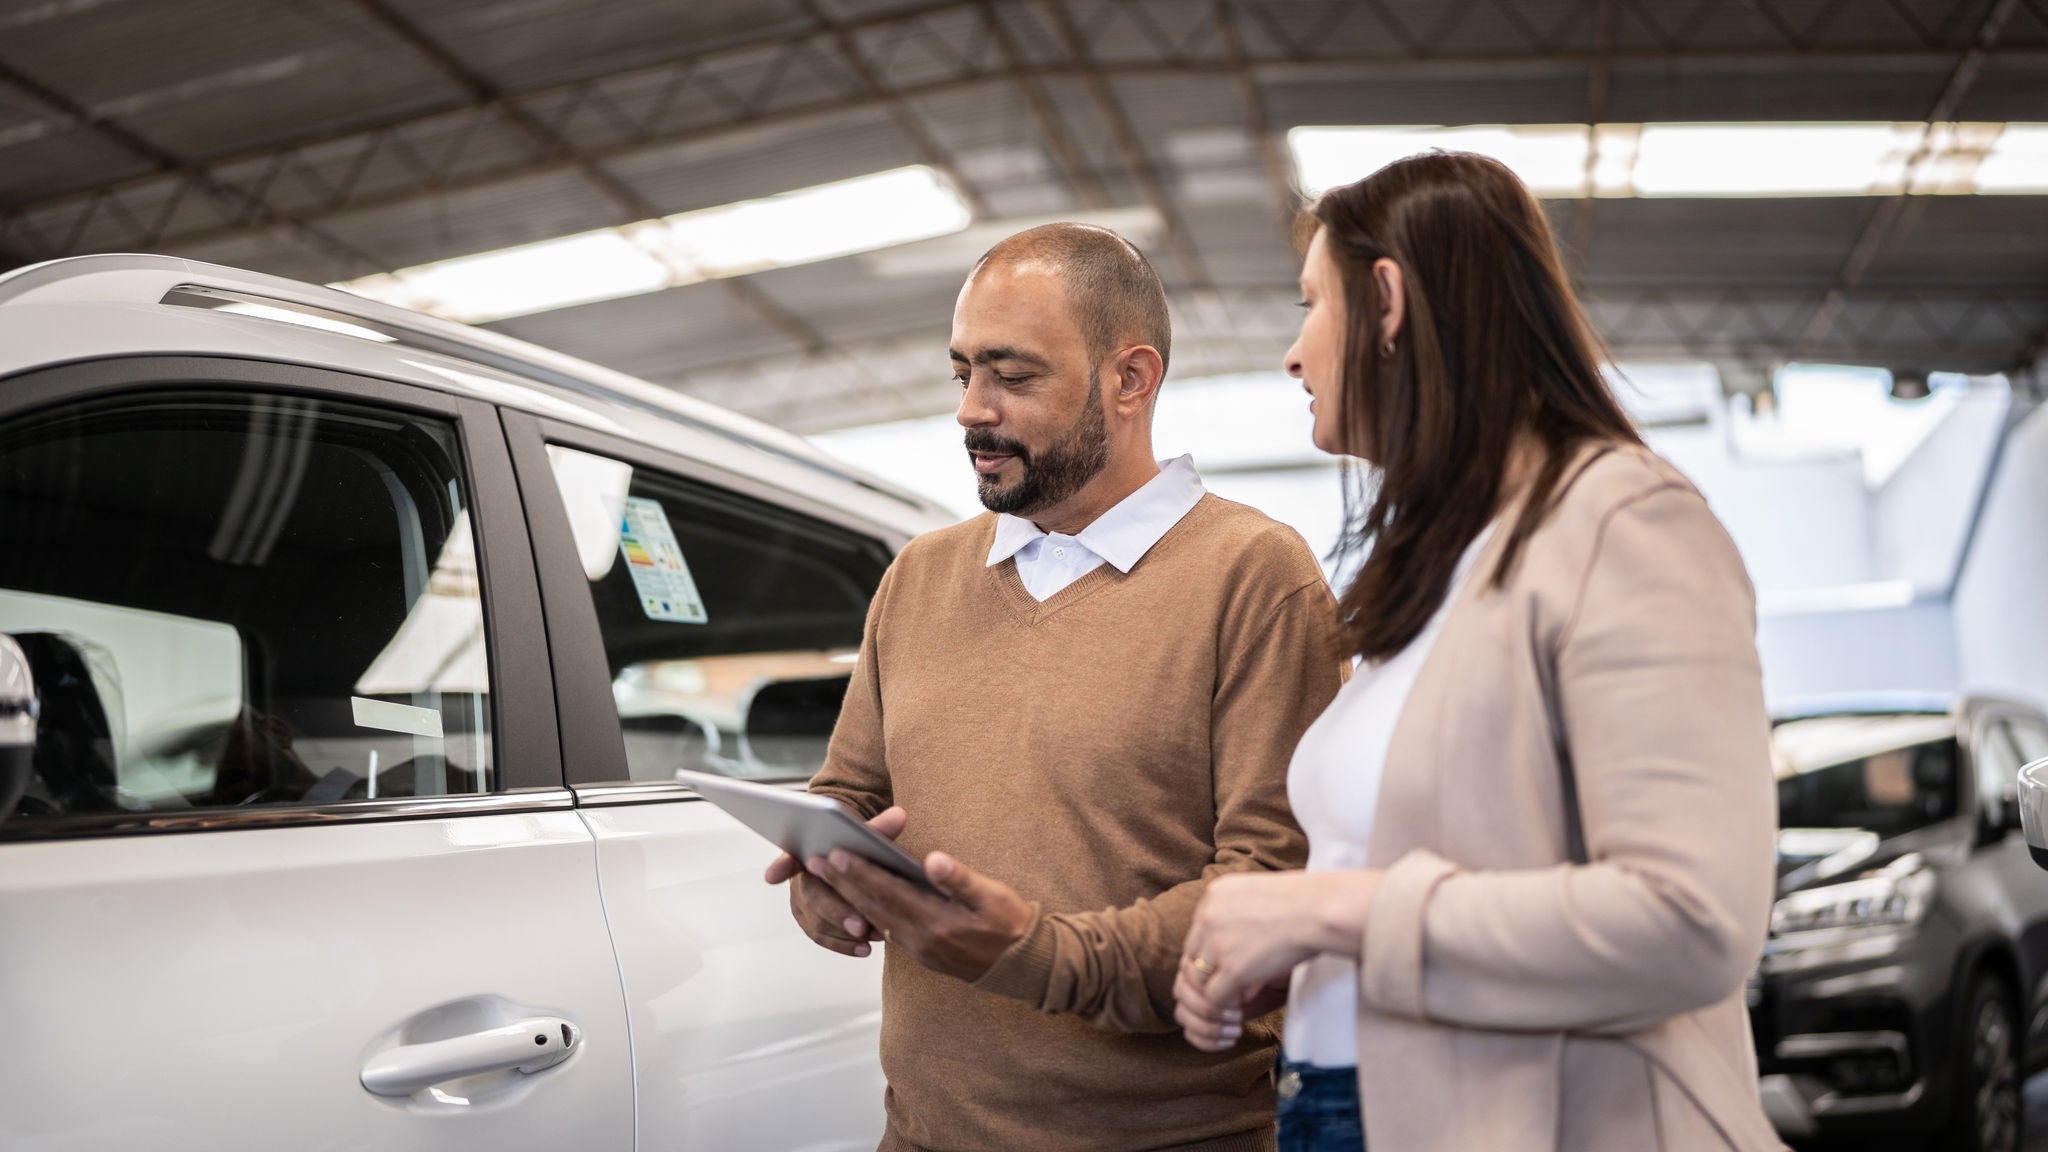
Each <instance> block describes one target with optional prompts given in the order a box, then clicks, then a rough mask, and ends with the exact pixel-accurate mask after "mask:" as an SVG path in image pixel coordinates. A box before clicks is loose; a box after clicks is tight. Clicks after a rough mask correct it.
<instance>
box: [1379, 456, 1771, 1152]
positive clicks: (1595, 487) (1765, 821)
mask: <svg viewBox="0 0 2048 1152" xmlns="http://www.w3.org/2000/svg"><path fill="white" fill-rule="evenodd" d="M1567 477H1568V479H1567V484H1568V485H1569V486H1568V487H1567V488H1565V490H1564V494H1563V496H1562V497H1561V498H1560V499H1559V502H1558V504H1557V505H1556V507H1555V508H1554V509H1553V511H1552V512H1551V514H1550V516H1549V518H1548V519H1547V520H1546V521H1545V522H1544V523H1543V526H1542V527H1541V528H1540V529H1539V530H1538V531H1537V532H1536V533H1535V534H1534V535H1533V536H1532V537H1531V538H1530V540H1529V542H1528V544H1527V546H1526V548H1525V550H1524V552H1523V555H1522V558H1521V560H1520V562H1519V563H1518V564H1517V565H1516V568H1515V570H1514V571H1513V572H1512V573H1511V574H1510V577H1509V580H1508V582H1507V585H1506V586H1505V587H1504V588H1498V589H1497V588H1495V587H1494V586H1493V582H1492V574H1493V571H1494V568H1495V565H1496V563H1497V562H1498V559H1499V556H1500V553H1501V550H1502V548H1503V547H1504V545H1505V544H1506V542H1507V540H1508V537H1509V535H1510V532H1509V530H1508V529H1509V527H1510V526H1511V525H1512V523H1513V519H1512V517H1513V515H1514V514H1515V511H1517V510H1513V509H1511V510H1510V512H1509V513H1508V516H1507V517H1506V518H1504V519H1503V520H1502V522H1501V527H1500V528H1499V529H1498V530H1496V531H1495V533H1494V535H1493V539H1492V540H1491V541H1490V542H1489V543H1488V545H1487V547H1486V550H1485V552H1484V553H1483V554H1482V555H1481V558H1480V561H1479V564H1478V566H1477V567H1476V568H1475V569H1474V570H1473V576H1472V578H1471V579H1470V580H1468V581H1467V582H1466V584H1465V586H1464V588H1463V589H1462V591H1461V592H1460V593H1459V596H1458V599H1457V601H1456V602H1455V603H1454V604H1453V605H1452V608H1451V611H1450V612H1449V614H1448V615H1447V616H1446V618H1445V622H1444V628H1443V631H1442V632H1441V633H1440V634H1439V636H1438V638H1437V641H1436V647H1435V649H1434V650H1433V651H1432V652H1431V653H1430V656H1429V659H1428V662H1427V663H1426V664H1425V665H1424V666H1423V669H1422V672H1421V674H1420V676H1419V678H1418V679H1417V680H1416V683H1415V687H1414V690H1413V692H1412V694H1411V695H1410V696H1409V698H1408V701H1407V704H1406V706H1405V708H1404V710H1403V711H1402V713H1401V717H1400V720H1399V721H1398V722H1397V724H1396V726H1395V730H1394V737H1393V743H1392V745H1391V747H1390V749H1389V754H1388V757H1387V767H1386V776H1385V778H1384V781H1383V783H1382V784H1381V790H1380V802H1379V810H1378V813H1377V815H1376V817H1375V822H1374V827H1373V839H1372V851H1371V864H1372V866H1373V867H1375V868H1385V869H1387V874H1386V881H1385V884H1384V885H1383V886H1382V887H1381V889H1380V891H1379V895H1378V897H1377V900H1376V903H1375V904H1374V906H1373V910H1372V914H1371V918H1370V921H1369V923H1368V924H1367V926H1366V930H1365V941H1364V952H1363V959H1362V961H1361V963H1360V965H1359V986H1360V997H1359V1003H1360V1010H1359V1029H1358V1079H1359V1087H1360V1091H1361V1097H1362V1099H1363V1101H1364V1113H1365V1125H1366V1147H1367V1148H1368V1149H1370V1152H1454V1150H1455V1152H1481V1150H1484V1152H1493V1150H1496V1149H1509V1148H1512V1149H1517V1150H1530V1149H1546V1150H1547V1149H1556V1150H1558V1152H1654V1150H1658V1149H1664V1150H1673V1152H1675V1150H1691V1149H1721V1148H1732V1149H1740V1150H1742V1152H1752V1150H1757V1149H1775V1148H1778V1147H1780V1146H1781V1145H1780V1142H1779V1140H1778V1138H1777V1136H1776V1135H1775V1134H1774V1133H1773V1132H1772V1130H1771V1127H1770V1124H1769V1122H1768V1121H1766V1120H1765V1118H1764V1115H1763V1111H1762V1108H1761V1106H1760V1104H1759V1103H1758V1099H1757V1070H1756V1056H1755V1053H1754V1050H1753V1048H1752V1043H1751V1039H1750V1031H1749V1018H1748V1014H1747V1012H1746V1010H1745V1008H1744V1006H1743V995H1742V986H1743V981H1744V978H1745V977H1747V976H1748V975H1749V973H1750V970H1751V968H1752V966H1753V965H1754V964H1755V963H1756V959H1757V955H1758V952H1759V951H1760V949H1761V948H1762V945H1763V941H1764V932H1765V926H1766V923H1767V921H1768V919H1769V913H1770V906H1771V899H1772V871H1773V869H1772V853H1773V839H1774V833H1775V826H1776V811H1775V807H1776V800H1775V796H1774V786H1773V783H1772V774H1771V766H1770V753H1769V748H1768V740H1769V725H1768V721H1767V718H1766V715H1765V712H1764V702H1763V691H1762V678H1761V673H1760V670H1759V666H1758V663H1757V653H1756V643H1755V631H1756V616H1755V607H1754V594H1753V592H1752V589H1751V587H1750V583H1749V579H1748V576H1747V574H1746V573H1745V571H1744V569H1743V565H1742V558H1741V557H1740V556H1739V555H1738V554H1737V553H1736V550H1735V546H1734V543H1733V542H1732V541H1731V540H1730V539H1729V538H1728V534H1727V533H1726V532H1725V531H1724V530H1723V529H1722V527H1721V524H1720V522H1719V521H1718V520H1716V519H1715V518H1714V515H1713V513H1712V512H1710V511H1709V510H1708V509H1707V504H1706V501H1705V500H1704V499H1703V498H1702V497H1701V496H1700V494H1699V493H1698V491H1697V490H1695V489H1694V488H1693V487H1692V485H1691V484H1690V483H1688V482H1687V481H1686V480H1685V478H1684V477H1683V476H1682V475H1680V474H1679V472H1678V471H1677V470H1676V469H1674V468H1672V467H1671V466H1670V465H1669V464H1667V463H1665V462H1664V461H1663V460H1661V459H1659V458H1658V457H1657V456H1655V455H1654V454H1652V453H1650V452H1649V451H1647V450H1645V449H1641V448H1636V447H1614V448H1611V449H1608V450H1605V451H1604V452H1603V451H1599V450H1595V449H1588V450H1586V451H1585V452H1584V453H1582V455H1581V457H1580V458H1579V460H1578V461H1577V462H1575V464H1574V467H1573V470H1572V471H1569V472H1568V473H1567ZM1546 681H1548V682H1550V683H1552V684H1554V685H1555V691H1556V694H1557V703H1558V705H1559V709H1558V714H1559V715H1560V716H1561V717H1562V720H1563V727H1564V729H1565V739H1566V742H1567V745H1568V747H1569V748H1570V753H1571V757H1572V760H1573V761H1574V764H1575V772H1576V778H1577V782H1578V784H1577V787H1578V794H1579V810H1580V812H1581V813H1582V815H1583V826H1584V834H1585V842H1586V846H1587V851H1588V853H1589V855H1590V858H1591V861H1592V862H1591V863H1590V864H1584V865H1572V864H1569V863H1566V861H1567V860H1568V859H1569V855H1568V852H1567V848H1566V841H1565V817H1564V806H1563V801H1562V793H1563V789H1562V786H1561V783H1560V776H1559V771H1558V763H1557V755H1556V753H1555V750H1554V749H1555V745H1554V744H1553V741H1552V736H1551V726H1550V721H1549V716H1550V714H1551V712H1550V707H1549V703H1550V702H1549V700H1548V697H1547V696H1546V689H1545V687H1544V685H1545V682H1546Z"/></svg>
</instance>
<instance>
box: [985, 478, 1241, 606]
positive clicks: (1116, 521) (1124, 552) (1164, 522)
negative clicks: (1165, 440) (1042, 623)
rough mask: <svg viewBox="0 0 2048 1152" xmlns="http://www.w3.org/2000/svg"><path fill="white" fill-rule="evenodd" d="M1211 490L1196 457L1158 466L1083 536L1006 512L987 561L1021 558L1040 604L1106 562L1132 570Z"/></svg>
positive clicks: (1022, 573)
mask: <svg viewBox="0 0 2048 1152" xmlns="http://www.w3.org/2000/svg"><path fill="white" fill-rule="evenodd" d="M1207 491H1208V489H1206V488H1204V487H1202V478H1201V476H1199V475H1197V474H1196V473H1195V460H1194V457H1192V456H1180V457H1176V458H1174V459H1172V460H1167V461H1165V462H1163V463H1161V464H1160V465H1159V475H1157V476H1154V477H1153V478H1152V479H1150V480H1148V481H1146V482H1145V486H1144V487H1142V488H1140V489H1138V490H1137V491H1136V492H1133V493H1131V494H1130V495H1129V496H1126V497H1124V498H1123V499H1122V500H1119V501H1118V502H1117V504H1116V506H1115V507H1113V508H1111V509H1110V510H1109V511H1107V512H1104V513H1103V514H1102V515H1100V516H1098V517H1096V518H1095V522H1094V523H1093V524H1090V525H1088V526H1087V527H1086V528H1083V529H1081V531H1080V533H1079V534H1078V535H1074V536H1069V535H1067V534H1066V533H1064V532H1047V531H1045V530H1044V529H1042V528H1040V527H1039V526H1038V525H1036V524H1033V523H1032V522H1031V521H1029V520H1026V519H1024V518H1023V517H1022V516H1012V515H1010V514H1009V513H1007V512H1005V513H1003V515H1002V516H1001V517H999V518H998V519H997V520H996V542H995V545H994V546H993V547H991V548H990V549H989V550H988V566H989V567H990V568H993V567H995V566H996V565H998V564H1001V563H1002V562H1003V561H1005V560H1008V559H1009V558H1011V557H1012V556H1014V557H1016V558H1017V575H1018V577H1019V578H1020V579H1022V580H1023V581H1024V590H1025V591H1027V592H1029V593H1031V596H1032V598H1033V599H1035V600H1038V601H1040V602H1041V603H1042V602H1044V601H1046V600H1050V599H1051V598H1053V597H1054V596H1057V595H1059V593H1060V592H1061V591H1062V590H1064V589H1065V588H1066V587H1067V585H1069V584H1072V583H1073V582H1074V581H1076V580H1079V579H1080V578H1081V577H1083V576H1086V575H1087V574H1088V573H1090V572H1093V571H1095V570H1096V569H1097V568H1100V567H1102V565H1103V564H1105V563H1107V564H1112V565H1115V566H1116V570H1117V571H1119V572H1129V571H1130V570H1131V569H1133V568H1135V567H1137V565H1138V561H1139V560H1142V559H1144V557H1145V553H1147V552H1150V551H1151V550H1152V546H1153V545H1154V544H1157V543H1159V539H1160V537H1162V536H1164V535H1166V534H1167V532H1169V531H1170V530H1172V528H1173V526H1174V525H1175V524H1178V523H1180V521H1181V517H1183V516H1186V515H1187V514H1188V513H1189V512H1192V511H1194V508H1195V505H1196V504H1198V503H1200V502H1201V499H1202V496H1203V494H1204V493H1206V492H1207Z"/></svg>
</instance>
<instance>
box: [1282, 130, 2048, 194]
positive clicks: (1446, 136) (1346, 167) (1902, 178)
mask: <svg viewBox="0 0 2048 1152" xmlns="http://www.w3.org/2000/svg"><path fill="white" fill-rule="evenodd" d="M1288 144H1289V146H1290V147H1291V148H1292V150H1293V152H1294V160H1295V168H1296V171H1297V173H1298V175H1299V177H1300V180H1301V184H1302V186H1303V188H1304V189H1306V190H1307V191H1308V192H1310V193H1311V194H1314V193H1318V192H1321V191H1322V190H1323V189H1326V188H1331V187H1335V186H1336V185H1338V184H1342V183H1346V182H1348V181H1352V180H1357V179H1360V178H1362V177H1364V176H1367V175H1370V174H1371V173H1372V172H1373V171H1375V170H1377V169H1378V168H1380V167H1382V166H1383V165H1385V164H1387V163H1390V162H1392V161H1394V160H1398V159H1400V158H1402V157H1404V156H1412V155H1415V154H1416V153H1418V152H1424V151H1429V150H1431V149H1444V150H1447V151H1460V152H1477V153H1480V154H1482V155H1487V156H1491V157H1493V158H1495V159H1497V160H1499V161H1501V162H1502V163H1504V164H1506V165H1507V166H1508V167H1509V168H1511V169H1513V170H1514V171H1515V173H1516V175H1518V176H1520V177H1521V178H1522V180H1523V182H1524V183H1526V184H1528V185H1529V187H1530V190H1531V191H1533V192H1535V193H1536V195H1538V196H1546V197H1583V196H1588V195H1591V196H1689V197H1706V196H1759V197H1761V196H1769V197H1784V196H1893V195H1898V194H1900V193H1902V192H1907V193H1912V194H1915V195H1968V194H1972V193H1979V194H1992V193H2020V194H2042V193H2048V124H1985V123H1957V124H1948V123H1943V124H1931V125H1930V124H1921V123H1911V122H1908V123H1891V122H1858V123H1839V124H1795V123H1787V124H1767V123H1751V124H1599V125H1594V126H1591V128H1590V129H1589V127H1588V126H1587V125H1584V124H1514V125H1469V126H1463V127H1445V126H1441V125H1409V126H1374V127H1303V128H1296V129H1293V130H1292V131H1290V132H1289V133H1288ZM1589 153H1590V155H1589ZM1909 185H1910V186H1909Z"/></svg>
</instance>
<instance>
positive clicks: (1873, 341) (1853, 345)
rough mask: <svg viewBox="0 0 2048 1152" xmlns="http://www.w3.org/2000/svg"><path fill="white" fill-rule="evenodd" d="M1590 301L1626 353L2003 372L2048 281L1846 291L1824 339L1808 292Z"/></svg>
mask: <svg viewBox="0 0 2048 1152" xmlns="http://www.w3.org/2000/svg"><path fill="white" fill-rule="evenodd" d="M1587 295H1588V300H1587V307H1588V310H1589V312H1590V313H1591V315H1592V317H1593V320H1594V323H1595V325H1596V326H1597V327H1598V328H1599V329H1600V330H1601V331H1602V332H1604V333H1608V334H1609V339H1610V343H1611V345H1612V348H1613V351H1614V353H1615V357H1616V358H1617V359H1619V360H1629V359H1637V360H1642V359H1651V358H1656V357H1659V356H1667V355H1683V356H1687V357H1691V358H1696V359H1701V360H1708V361H1715V362H1723V363H1726V362H1730V361H1734V362H1738V363H1747V364H1753V365H1757V366H1768V365H1772V364H1780V363H1785V362H1788V361H1793V360H1802V359H1803V360H1813V359H1819V360H1825V361H1829V362H1838V363H1849V364H1871V365H1875V366H1881V367H1888V368H1895V369H1916V370H1920V371H1930V370H1931V371H1959V372H1984V373H1988V372H1997V371H2002V370H2005V369H2009V368H2013V367H2015V366H2016V365H2015V363H2014V353H2015V350H2017V349H2022V348H2024V347H2026V342H2027V340H2028V339H2029V337H2030V335H2031V334H2032V333H2034V332H2035V331H2036V330H2037V329H2039V328H2040V326H2041V324H2042V323H2043V321H2044V319H2048V288H2032V289H2011V288H1991V287H1984V286H1962V285H1958V286H1954V287H1950V288H1946V289H1944V288H1929V287H1920V286H1916V287H1913V288H1892V289H1881V288H1880V289H1873V288H1870V287H1868V286H1865V287H1863V288H1860V289H1858V290H1856V291H1855V292H1853V293H1850V294H1847V295H1845V296H1841V297H1840V298H1839V303H1838V304H1837V305H1836V312H1835V319H1834V321H1833V323H1832V324H1831V326H1830V328H1829V331H1828V333H1827V335H1826V336H1825V337H1824V338H1823V339H1822V340H1821V341H1819V342H1815V341H1812V340H1810V339H1808V337H1807V334H1806V332H1807V322H1808V318H1809V317H1811V316H1812V315H1813V312H1814V309H1815V308H1816V307H1818V306H1819V304H1820V302H1821V300H1822V299H1823V297H1829V296H1832V290H1830V291H1829V292H1822V291H1818V290H1810V289H1797V288H1785V289H1773V288H1768V287H1752V286H1740V287H1728V288H1719V289H1711V288H1709V289H1681V288H1669V287H1646V288H1640V289H1636V288H1630V287H1626V286H1603V285H1597V284H1596V285H1594V286H1593V287H1591V288H1590V289H1589V290H1588V294H1587Z"/></svg>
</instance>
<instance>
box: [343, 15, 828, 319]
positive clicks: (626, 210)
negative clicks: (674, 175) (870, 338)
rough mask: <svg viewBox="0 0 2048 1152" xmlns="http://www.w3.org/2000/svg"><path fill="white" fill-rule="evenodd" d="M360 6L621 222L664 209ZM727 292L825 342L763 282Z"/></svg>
mask: <svg viewBox="0 0 2048 1152" xmlns="http://www.w3.org/2000/svg"><path fill="white" fill-rule="evenodd" d="M355 3H356V6H357V7H358V8H361V9H362V10H363V11H364V12H366V13H368V14H369V15H370V17H371V18H372V19H374V20H376V21H377V22H378V23H379V24H381V25H383V26H384V28H385V29H386V30H387V31H389V32H390V33H392V34H393V35H394V36H396V37H397V38H398V39H400V40H402V41H404V42H405V44H406V45H407V46H409V47H410V48H412V49H413V50H414V51H416V52H418V53H419V54H420V55H421V56H424V57H426V59H427V60H428V62H429V63H431V64H432V65H433V66H434V67H435V68H436V69H438V70H439V71H440V72H441V73H442V74H443V75H445V76H447V77H448V78H449V79H450V80H452V81H454V82H455V83H456V84H458V85H460V86H461V87H462V88H463V90H464V91H466V92H468V93H469V95H470V98H471V99H472V100H474V101H475V102H476V104H477V105H478V106H479V107H483V108H490V109H495V110H497V111H499V112H501V113H502V114H503V115H504V116H505V117H506V119H507V120H508V121H509V122H510V123H511V124H512V125H513V126H514V127H515V128H517V129H518V130H519V132H520V134H521V135H523V136H525V137H526V139H527V141H528V142H529V143H531V144H532V145H533V147H534V148H535V150H536V151H537V152H538V153H539V154H540V155H541V156H542V157H543V158H546V159H548V160H551V161H559V162H561V163H564V164H567V165H568V166H570V167H571V168H573V169H575V171H576V172H577V174H578V175H580V176H581V177H582V178H583V179H584V181H585V182H586V183H588V184H589V185H590V186H591V187H593V188H595V189H597V190H598V192H600V193H601V194H603V196H604V197H605V199H607V200H610V201H611V202H612V204H613V206H614V207H616V208H617V209H618V213H619V215H618V219H616V220H615V221H614V223H617V224H631V223H634V222H636V221H640V220H651V219H653V218H655V217H657V216H660V215H662V212H661V210H660V209H659V208H657V207H656V206H655V205H654V204H653V203H652V202H650V201H649V200H648V199H647V198H646V197H644V196H642V195H640V194H639V193H638V192H636V191H634V190H633V189H631V188H629V187H627V186H626V184H625V183H624V182H623V181H621V180H620V179H619V178H618V177H616V176H613V175H612V174H611V173H610V172H607V171H605V169H604V168H603V167H602V166H601V165H599V164H598V163H597V161H595V160H593V159H591V158H590V157H588V156H585V155H584V154H583V153H581V152H579V151H578V150H577V149H576V146H575V145H573V144H571V143H570V142H569V141H568V139H566V138H565V137H563V136H562V135H561V134H560V133H559V132H557V131H555V130H554V129H553V128H550V127H548V126H547V125H546V124H543V123H541V122H540V121H539V120H538V119H536V118H535V117H534V116H533V115H531V114H530V113H528V112H527V110H526V109H525V108H524V107H522V106H520V105H519V104H518V103H516V102H514V101H511V100H507V99H506V98H505V94H504V93H503V92H502V91H500V90H499V88H498V87H497V85H495V84H493V83H491V81H490V80H488V79H486V78H485V77H484V76H483V75H482V74H481V73H479V72H477V71H476V70H475V69H473V68H471V67H470V66H469V65H468V64H466V63H464V62H463V61H462V59H461V58H459V57H457V56H456V55H455V54H454V53H453V52H451V51H449V50H448V49H447V48H446V47H445V46H443V45H442V44H441V43H440V42H439V41H436V40H435V39H434V38H433V37H432V36H429V35H428V34H427V32H426V30H425V29H423V28H421V27H420V26H419V25H417V24H415V23H413V22H412V21H411V20H410V19H408V18H407V17H406V16H405V14H404V13H401V12H399V11H398V10H397V9H396V8H393V7H392V6H391V5H390V3H389V2H388V0H355ZM713 282H714V283H716V284H717V285H718V286H719V287H720V288H721V289H722V290H724V291H725V293H726V294H727V295H729V296H731V297H733V298H734V299H735V300H737V301H739V303H740V304H741V305H742V306H743V307H745V308H747V309H748V310H750V311H752V312H753V313H754V314H755V315H756V316H759V317H760V318H761V320H762V322H764V323H766V324H767V325H768V326H769V327H771V328H773V329H774V330H775V331H777V332H779V333H781V334H782V335H783V336H785V337H787V338H788V339H790V340H793V341H795V342H796V343H797V345H798V346H799V347H802V348H807V349H811V350H813V351H815V350H818V349H821V348H823V347H825V343H826V341H825V336H824V334H823V333H821V332H819V331H818V330H817V329H816V328H815V327H813V326H812V325H811V323H810V322H809V321H807V320H805V319H804V318H803V317H801V316H798V315H797V314H796V313H795V312H792V311H790V310H789V309H788V308H785V307H783V306H782V305H781V304H780V303H778V302H776V301H775V300H773V299H772V298H770V297H769V296H768V294H767V293H765V292H762V291H761V290H760V289H759V288H757V287H755V286H753V285H751V284H747V283H744V282H743V281H740V280H738V279H733V278H723V279H718V280H714V281H713Z"/></svg>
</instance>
